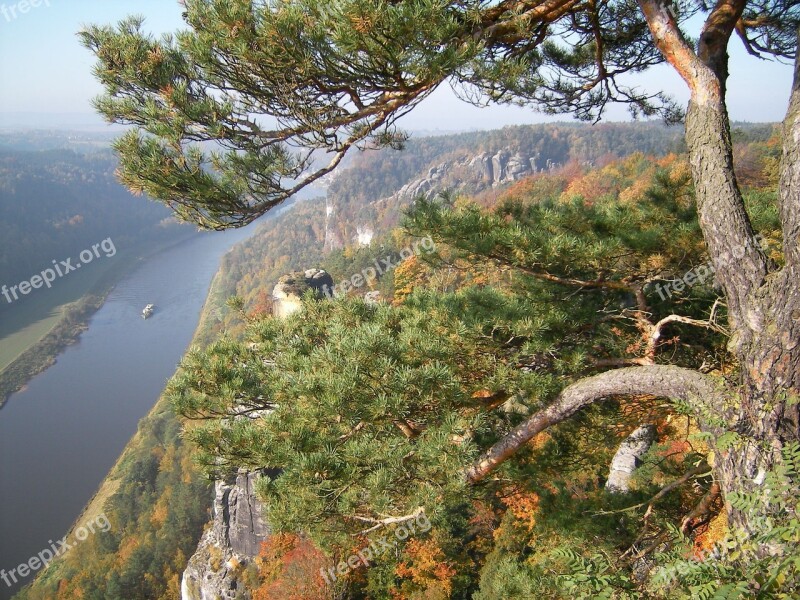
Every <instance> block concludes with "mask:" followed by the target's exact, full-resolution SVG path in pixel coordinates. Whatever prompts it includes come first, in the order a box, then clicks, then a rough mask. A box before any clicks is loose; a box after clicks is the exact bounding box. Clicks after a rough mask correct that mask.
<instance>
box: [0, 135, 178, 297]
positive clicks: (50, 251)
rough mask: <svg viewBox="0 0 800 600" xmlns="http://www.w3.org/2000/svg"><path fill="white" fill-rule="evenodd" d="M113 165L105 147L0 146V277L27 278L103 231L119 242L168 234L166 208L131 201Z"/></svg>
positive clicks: (12, 280) (74, 252)
mask: <svg viewBox="0 0 800 600" xmlns="http://www.w3.org/2000/svg"><path fill="white" fill-rule="evenodd" d="M57 142H58V140H57ZM6 143H7V144H11V142H10V141H6ZM54 143H55V142H54ZM59 143H63V142H59ZM116 164H117V161H116V159H115V157H114V155H113V153H112V152H111V150H110V149H108V148H106V149H102V148H89V149H88V151H87V149H86V148H84V149H82V151H80V152H79V151H75V150H68V149H64V148H50V149H47V150H36V151H24V150H12V149H2V150H0V237H2V239H3V242H4V246H3V247H4V251H3V253H2V255H0V273H2V279H3V282H4V283H7V284H9V285H10V284H12V283H17V282H18V281H20V280H23V279H27V278H28V277H30V276H31V275H33V274H35V273H38V272H40V271H41V270H42V269H43V268H46V267H48V266H50V263H51V261H52V260H60V259H65V258H67V257H70V256H73V257H74V256H77V254H78V253H79V252H80V251H82V250H84V249H85V248H86V247H87V246H91V244H92V243H95V242H97V241H98V240H102V239H105V238H108V237H111V238H112V239H113V240H114V242H115V244H116V245H117V247H118V248H120V249H124V248H126V247H128V248H131V247H134V246H138V245H140V244H142V243H144V242H148V243H154V242H163V241H166V240H169V239H170V237H172V236H174V231H175V229H174V228H175V227H177V226H178V225H177V223H176V222H175V220H174V219H172V218H171V216H170V213H169V211H168V210H167V209H165V208H164V207H162V206H160V205H158V204H154V203H150V202H136V203H132V202H131V201H130V198H131V195H130V193H129V192H128V191H127V190H126V189H125V188H123V187H121V186H120V185H119V184H118V182H117V181H116V179H115V177H114V169H115V168H116ZM187 229H188V228H187ZM187 233H191V229H188V231H187ZM3 304H5V303H3Z"/></svg>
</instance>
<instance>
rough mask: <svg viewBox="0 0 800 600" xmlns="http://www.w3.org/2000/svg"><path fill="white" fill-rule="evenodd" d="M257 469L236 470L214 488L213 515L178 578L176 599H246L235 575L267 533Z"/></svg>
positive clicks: (237, 575) (245, 565)
mask: <svg viewBox="0 0 800 600" xmlns="http://www.w3.org/2000/svg"><path fill="white" fill-rule="evenodd" d="M262 475H263V473H262V472H255V473H248V472H246V471H240V472H239V473H238V474H237V475H236V477H235V478H233V479H232V480H229V481H217V482H216V484H215V486H214V504H213V506H212V511H213V519H212V521H211V524H210V526H208V527H207V528H206V530H205V532H204V533H203V536H202V538H200V543H199V544H198V546H197V551H196V552H195V553H194V555H192V558H191V559H189V564H188V565H187V567H186V570H185V571H184V572H183V579H182V580H181V599H182V600H246V599H248V598H250V595H249V592H248V591H247V590H246V589H244V588H243V586H242V583H241V576H242V573H243V571H244V569H246V568H247V566H248V565H249V564H250V563H252V562H253V559H254V558H255V557H256V556H258V553H259V551H260V549H261V543H262V542H263V541H264V540H266V539H267V537H268V536H269V534H270V529H269V525H268V523H267V522H266V521H265V520H264V517H263V506H262V505H261V502H259V500H258V498H257V497H256V493H255V482H256V480H257V479H258V478H259V477H261V476H262Z"/></svg>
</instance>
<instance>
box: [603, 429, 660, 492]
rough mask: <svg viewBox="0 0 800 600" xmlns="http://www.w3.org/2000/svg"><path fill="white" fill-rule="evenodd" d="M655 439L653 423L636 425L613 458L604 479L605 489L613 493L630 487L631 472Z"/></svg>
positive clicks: (624, 490) (625, 490)
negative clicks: (606, 477) (606, 478)
mask: <svg viewBox="0 0 800 600" xmlns="http://www.w3.org/2000/svg"><path fill="white" fill-rule="evenodd" d="M655 439H656V428H655V427H654V426H653V425H642V426H641V427H637V428H636V429H635V430H634V431H633V433H631V434H630V435H629V436H628V437H627V438H625V441H623V442H622V443H621V444H620V445H619V448H618V449H617V453H616V454H615V455H614V458H613V459H612V461H611V468H610V469H609V473H608V480H607V481H606V489H607V490H608V491H609V492H612V493H615V494H622V493H625V492H627V491H628V489H629V488H630V481H631V477H632V476H633V472H634V471H635V470H636V468H637V467H638V466H639V464H640V462H641V460H642V456H644V455H645V453H646V452H647V451H648V450H649V449H650V446H652V445H653V442H654V441H655Z"/></svg>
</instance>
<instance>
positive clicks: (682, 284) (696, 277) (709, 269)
mask: <svg viewBox="0 0 800 600" xmlns="http://www.w3.org/2000/svg"><path fill="white" fill-rule="evenodd" d="M755 241H756V243H757V244H758V245H759V246H760V247H761V250H767V248H768V246H767V240H766V239H765V238H764V236H762V235H761V234H758V235H756V236H755ZM749 249H750V246H749V245H746V246H740V247H737V248H735V249H734V250H733V251H732V252H731V253H730V255H727V254H726V255H723V256H720V258H719V264H720V265H721V266H727V265H729V264H730V263H731V262H732V261H735V260H741V259H742V258H743V257H744V255H745V254H746V253H747V251H748V250H749ZM715 272H716V267H714V264H713V263H712V262H710V261H709V262H707V263H705V264H702V265H700V266H699V267H695V268H694V269H690V270H689V271H686V273H684V274H683V276H682V277H679V278H677V279H673V280H671V281H669V282H668V283H666V284H665V285H663V286H662V285H661V284H660V283H658V284H656V291H657V292H658V296H659V298H661V299H662V300H666V299H667V298H669V297H671V296H672V294H673V293H675V292H682V291H683V290H685V289H686V288H690V287H692V286H693V285H695V284H698V283H703V282H705V280H706V279H708V278H709V277H713V276H714V273H715Z"/></svg>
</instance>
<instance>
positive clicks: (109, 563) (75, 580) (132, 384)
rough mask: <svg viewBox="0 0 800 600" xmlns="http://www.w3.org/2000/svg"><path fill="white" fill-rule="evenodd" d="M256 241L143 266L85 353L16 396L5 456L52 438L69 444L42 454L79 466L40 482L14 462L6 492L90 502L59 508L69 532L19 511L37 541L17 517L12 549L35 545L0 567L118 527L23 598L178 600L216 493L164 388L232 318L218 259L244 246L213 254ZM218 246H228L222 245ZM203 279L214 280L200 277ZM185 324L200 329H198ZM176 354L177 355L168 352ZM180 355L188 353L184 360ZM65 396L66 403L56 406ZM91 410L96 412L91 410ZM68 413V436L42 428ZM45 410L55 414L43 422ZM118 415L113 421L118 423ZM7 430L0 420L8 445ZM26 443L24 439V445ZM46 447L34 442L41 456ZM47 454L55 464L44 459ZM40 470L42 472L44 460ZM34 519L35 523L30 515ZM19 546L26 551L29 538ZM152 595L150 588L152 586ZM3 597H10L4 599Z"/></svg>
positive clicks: (99, 320)
mask: <svg viewBox="0 0 800 600" xmlns="http://www.w3.org/2000/svg"><path fill="white" fill-rule="evenodd" d="M252 231H253V230H250V231H249V232H248V233H245V232H240V233H239V234H236V233H229V234H212V235H210V236H209V238H206V241H202V240H200V241H198V242H197V243H195V242H192V245H191V246H187V247H185V248H178V249H177V250H176V252H172V253H170V254H168V255H165V256H163V257H160V258H157V259H156V260H155V261H150V262H149V263H148V264H146V265H143V268H142V269H141V270H140V271H137V272H136V273H134V274H132V275H131V276H130V277H127V278H126V279H125V280H124V281H122V282H120V283H119V285H117V287H116V289H115V291H114V292H113V293H112V294H111V296H110V297H109V298H108V300H107V301H106V303H105V305H104V307H103V308H102V309H101V310H100V311H99V312H98V314H97V316H96V317H95V318H94V319H92V321H91V324H90V327H89V330H88V331H87V332H86V333H85V334H84V336H83V338H82V342H81V344H80V346H78V347H75V348H71V349H69V350H67V351H66V352H65V353H64V355H63V357H62V358H59V364H58V365H56V366H55V367H53V369H52V370H50V371H48V373H47V374H45V375H43V376H42V377H41V378H37V380H36V381H34V382H32V383H31V384H30V388H29V390H28V392H27V394H28V397H26V399H25V400H26V401H24V402H23V401H20V402H17V401H16V397H15V398H12V402H11V403H10V404H9V405H8V406H7V410H9V411H11V412H9V413H8V416H9V417H11V416H12V415H13V413H17V412H23V411H24V412H25V416H24V417H23V418H17V419H12V420H9V419H6V421H7V423H6V425H7V429H9V433H11V430H12V429H13V431H14V432H15V433H13V434H11V437H9V438H8V439H7V440H3V439H2V437H3V435H0V446H2V442H3V441H5V443H6V446H7V448H18V453H21V455H22V456H25V457H27V455H28V454H29V453H28V451H27V449H26V447H25V444H26V442H24V441H23V440H17V439H15V438H14V435H16V432H17V431H19V430H20V429H21V428H23V429H24V428H25V427H28V428H29V429H32V430H34V431H39V432H43V433H41V435H47V436H49V435H50V432H51V431H54V432H55V433H56V435H58V436H60V438H63V439H64V440H67V441H66V442H62V441H61V439H60V438H59V439H56V440H54V441H52V442H47V443H45V445H47V444H49V445H50V447H58V448H64V451H63V452H62V453H61V454H65V455H67V456H68V457H69V458H68V460H69V461H73V462H74V465H72V466H58V467H57V474H56V473H50V474H39V473H37V472H36V469H34V472H30V470H29V469H28V468H27V467H26V466H25V465H22V466H19V467H17V465H16V463H17V462H18V461H17V460H16V459H13V458H11V457H10V456H9V458H8V461H7V462H9V463H10V465H9V468H8V470H7V475H6V476H5V479H4V481H8V482H10V483H9V489H11V487H12V486H13V494H14V497H16V498H19V497H20V496H22V497H26V498H27V499H28V503H30V501H39V500H41V501H42V504H44V503H46V501H45V500H44V498H45V496H43V495H42V496H41V497H40V496H39V494H41V493H42V492H40V491H39V490H44V489H47V490H48V491H47V496H48V497H55V498H59V500H58V506H59V507H61V506H64V502H63V501H62V500H63V499H62V498H60V496H63V494H64V492H65V491H66V490H67V489H68V490H69V492H70V493H71V494H72V496H76V495H79V494H78V493H76V490H79V493H82V494H84V495H83V497H82V500H81V502H80V504H78V505H77V506H75V505H74V504H73V507H72V508H66V509H61V512H62V513H64V515H63V516H67V515H68V522H67V523H64V524H61V525H59V524H58V523H56V522H55V521H56V520H57V518H63V516H61V517H59V516H58V515H55V516H54V517H53V522H51V523H50V524H47V523H45V524H42V525H39V524H38V520H39V519H38V517H37V516H36V515H37V514H38V512H40V511H28V510H27V509H26V508H23V504H22V503H17V505H16V506H13V507H9V508H8V511H7V513H6V514H7V515H20V516H23V519H22V520H25V519H26V518H30V519H32V520H33V521H35V522H36V526H37V528H38V531H34V530H33V529H32V528H30V527H28V525H27V523H21V524H19V523H17V522H16V521H18V519H17V518H16V517H10V519H9V522H7V523H6V534H7V535H8V536H9V539H11V537H12V536H14V535H17V536H19V535H23V537H24V538H25V540H26V541H29V538H30V539H32V540H34V541H31V542H30V543H29V544H28V545H29V546H30V548H29V549H23V548H15V549H14V550H13V552H12V551H9V552H7V553H6V554H7V557H6V558H5V560H0V563H2V564H0V567H2V566H9V565H10V566H13V565H14V563H15V562H17V563H18V562H19V561H21V560H24V559H25V557H26V556H27V554H28V553H29V552H34V550H35V548H37V547H38V546H39V545H40V544H39V542H37V541H36V540H47V539H48V537H49V538H52V537H53V536H54V535H59V536H60V535H61V534H60V533H55V534H54V532H59V531H62V532H68V531H69V533H68V534H67V539H71V536H73V534H74V532H77V531H80V529H79V528H80V527H81V526H83V525H84V524H85V523H87V522H94V521H95V520H97V519H98V518H100V517H101V516H102V515H105V516H106V517H107V518H108V519H109V521H110V523H111V530H110V531H109V532H108V533H104V534H103V535H102V536H93V537H90V538H89V539H88V540H86V541H85V542H83V543H82V544H80V545H78V546H76V547H75V548H74V549H72V550H71V551H70V552H69V553H68V554H66V555H65V556H63V557H59V558H58V559H56V560H55V561H53V562H52V563H50V565H49V566H48V568H47V569H46V570H44V571H43V572H40V573H39V574H38V577H37V578H36V579H35V580H34V581H33V582H32V583H31V584H29V585H28V586H27V587H25V588H23V589H22V590H20V591H19V593H18V596H17V597H18V598H26V599H30V600H41V599H43V598H56V597H74V596H72V595H71V594H72V592H73V591H75V590H77V589H80V590H81V592H82V593H84V594H91V593H93V592H94V591H96V592H97V593H98V594H100V596H103V594H106V592H107V594H106V596H105V597H134V596H135V597H147V598H152V599H161V598H174V597H179V594H180V591H179V582H180V573H181V572H182V570H183V568H184V567H185V561H186V559H187V557H188V556H190V555H191V554H192V553H193V552H194V551H195V549H196V547H197V542H198V540H199V537H200V535H201V533H202V529H203V526H204V524H205V523H207V521H208V510H209V508H210V504H211V499H212V490H211V487H210V486H211V484H210V482H208V481H207V480H205V479H204V478H203V476H202V475H201V474H200V472H199V470H198V469H197V468H196V466H195V464H194V461H193V458H194V454H195V452H194V449H193V448H192V447H191V446H190V445H189V444H188V443H184V441H183V439H182V437H181V435H180V431H181V424H180V422H179V420H178V419H177V417H176V416H175V415H174V414H173V412H172V407H171V405H170V402H169V400H168V399H166V398H165V396H164V393H163V389H164V383H165V382H166V381H167V380H168V379H169V378H170V377H172V376H173V374H174V373H175V365H176V364H177V363H178V361H179V359H180V358H181V357H182V355H183V353H184V352H185V351H186V348H187V346H189V345H203V343H204V342H205V340H209V339H213V338H214V335H215V333H214V330H215V329H217V328H218V324H219V318H220V317H221V316H222V315H221V313H220V312H219V311H224V310H225V307H224V300H225V298H224V296H225V293H224V292H223V291H222V288H224V286H221V285H220V283H219V282H220V278H221V273H222V272H223V271H221V256H222V252H225V251H228V250H229V249H230V248H231V246H232V245H233V243H235V242H233V243H230V245H227V247H226V248H225V250H224V251H222V252H220V253H218V252H217V251H215V250H214V247H216V248H219V247H220V242H221V243H222V244H225V237H224V236H225V235H228V236H230V235H233V236H234V237H233V239H234V240H236V241H241V239H242V235H243V234H244V235H247V234H252ZM220 235H223V237H222V238H221V240H219V241H217V238H218V237H219V236H220ZM178 255H180V256H181V257H182V258H178ZM212 261H213V262H212ZM190 265H191V267H190ZM203 272H204V273H207V275H200V273H203ZM212 282H213V283H212ZM151 299H152V301H154V302H155V303H156V304H157V305H158V306H159V310H158V311H157V312H156V314H155V315H154V316H153V318H152V319H148V320H147V322H143V321H142V320H141V317H138V315H139V312H140V310H141V309H140V308H138V310H137V307H139V305H140V304H141V303H142V302H144V301H147V300H151ZM131 317H133V319H132V318H131ZM135 317H138V318H135ZM187 319H191V323H188V322H187ZM179 321H182V322H183V323H184V325H180V327H181V328H184V330H185V331H186V335H185V337H182V336H183V334H176V332H175V327H176V326H178V322H179ZM187 326H188V330H186V327H187ZM112 329H116V330H117V333H114V331H112ZM169 345H172V346H173V348H172V349H171V350H165V346H169ZM98 346H99V348H98ZM177 347H180V351H176V349H177ZM165 351H166V352H167V354H165ZM79 361H80V362H82V363H87V364H89V365H90V367H89V369H90V370H91V371H92V373H96V375H94V374H91V375H90V374H89V373H88V372H87V371H86V370H85V368H84V367H82V366H78V362H79ZM54 379H58V383H57V384H56V385H53V381H52V380H54ZM67 380H68V381H67ZM48 384H49V385H48ZM154 388H157V389H154ZM62 390H63V394H62ZM56 394H58V402H52V401H51V399H55V398H56ZM37 396H38V398H37ZM42 397H43V398H42ZM147 398H150V400H149V402H146V399H147ZM43 400H44V404H42V401H43ZM87 403H91V404H92V406H91V408H89V407H87V406H86V404H87ZM145 403H146V406H143V405H144V404H145ZM37 404H38V407H37ZM134 405H139V406H140V407H141V408H142V410H141V412H140V413H138V415H137V416H136V417H135V420H134V421H132V422H133V423H134V424H136V423H138V425H135V427H130V423H131V420H130V418H131V416H132V414H135V410H136V409H135V407H134ZM45 407H46V408H45ZM59 407H66V408H65V410H66V411H68V412H72V411H73V408H74V409H78V410H80V411H81V412H80V413H79V414H77V415H70V420H71V421H72V424H67V423H65V424H64V427H62V426H61V423H62V422H63V420H62V418H61V417H59V416H54V417H52V418H49V420H50V422H49V423H44V422H41V421H40V418H39V416H40V415H43V414H44V415H47V416H48V417H49V415H50V412H49V411H50V409H51V408H52V409H55V410H58V409H59ZM42 409H45V410H46V411H48V412H44V413H43V412H42ZM87 410H88V411H90V412H87ZM121 411H127V412H128V413H131V415H129V417H126V418H125V419H122V420H121V421H123V422H121V423H116V421H120V419H119V418H118V414H119V413H120V412H121ZM60 412H64V411H60ZM109 412H111V413H112V414H113V416H111V417H109V415H108V414H107V413H109ZM143 415H144V416H143ZM125 423H128V424H127V425H125ZM2 425H3V419H2V418H0V434H2ZM54 427H55V429H53V428H54ZM126 427H129V429H128V430H127V433H123V432H122V431H119V429H120V428H121V429H125V428H126ZM112 428H113V429H114V430H113V431H112ZM62 429H63V431H62ZM123 435H124V438H123V437H122V436H123ZM29 437H30V436H29V435H28V434H25V439H28V438H29ZM95 438H97V440H95ZM76 440H80V441H79V444H81V445H82V447H81V449H80V450H78V449H76V448H75V447H73V445H72V444H73V441H76ZM103 440H111V444H112V445H113V444H116V443H119V442H122V445H121V447H119V448H118V449H115V450H111V449H107V448H108V447H109V444H108V443H107V442H106V441H103ZM126 440H127V443H125V441H126ZM40 445H41V444H40V443H38V442H37V443H36V446H37V447H39V446H40ZM39 454H41V455H47V456H51V457H52V456H53V455H52V453H51V451H48V450H47V448H45V450H43V451H41V452H40V453H39ZM101 456H102V457H105V460H108V459H111V460H110V464H108V465H107V466H105V467H104V468H103V470H102V474H100V476H99V477H98V478H97V479H96V481H95V482H94V483H93V484H92V485H91V486H90V487H89V486H86V485H85V483H84V484H81V483H79V482H78V481H77V479H78V478H82V479H84V480H86V479H90V478H89V477H86V471H87V469H88V468H89V464H88V463H89V462H102V460H99V461H98V460H97V458H98V457H101ZM75 459H77V460H75ZM31 461H35V464H36V465H41V464H42V461H41V459H38V458H37V457H33V458H32V459H31ZM45 462H51V461H47V460H46V461H45ZM0 470H1V469H0ZM96 470H98V469H96ZM22 478H27V479H28V480H29V482H25V484H26V486H27V487H23V486H21V485H19V486H18V485H17V484H16V481H20V483H22ZM80 489H82V490H83V491H82V492H80ZM74 499H75V498H73V500H74ZM48 506H49V505H48ZM20 511H21V512H20ZM27 512H33V513H34V514H33V516H31V515H28V514H26V513H27ZM56 512H58V511H56ZM76 515H78V516H77V518H76ZM0 521H2V519H1V518H0ZM11 521H14V522H11ZM23 532H24V533H23ZM16 539H19V540H20V541H22V538H20V537H17V538H16ZM123 547H124V548H128V549H131V548H137V550H136V552H135V553H134V555H133V556H132V555H131V554H130V552H124V553H122V554H120V553H119V552H121V550H120V549H121V548H123ZM31 555H33V554H31ZM136 556H158V557H160V558H159V561H160V562H159V565H163V568H161V567H159V568H158V569H154V568H151V567H150V566H149V563H147V562H144V563H143V562H140V561H138V560H134V559H135V558H136ZM129 559H130V561H131V562H130V564H129ZM134 573H135V575H134ZM120 581H122V583H120ZM145 581H146V583H145ZM73 585H74V586H75V590H73V589H72V587H71V586H73ZM120 585H122V586H123V589H127V588H125V586H127V585H130V586H133V587H131V590H132V589H134V588H135V589H144V587H147V590H146V594H145V596H136V595H135V594H134V593H133V591H131V592H130V594H128V593H127V592H124V593H121V595H116V596H115V595H114V594H112V593H111V590H112V589H114V590H119V586H120ZM151 585H152V586H153V587H148V586H151ZM67 588H69V589H67ZM167 589H169V592H168V591H167ZM64 590H66V591H64ZM90 590H92V592H90ZM13 591H16V590H13ZM172 592H174V593H175V594H178V595H177V596H175V595H174V594H173V593H172ZM12 593H13V592H12ZM109 594H110V595H109ZM0 598H7V597H6V596H3V590H2V589H0Z"/></svg>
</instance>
